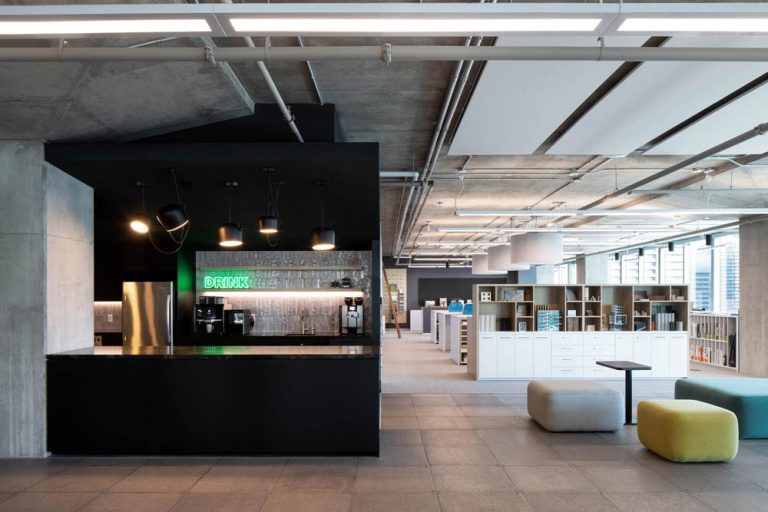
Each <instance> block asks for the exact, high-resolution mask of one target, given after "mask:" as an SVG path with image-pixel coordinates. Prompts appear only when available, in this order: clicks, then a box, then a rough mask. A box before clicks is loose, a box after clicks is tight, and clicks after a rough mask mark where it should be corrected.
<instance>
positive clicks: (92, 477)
mask: <svg viewBox="0 0 768 512" xmlns="http://www.w3.org/2000/svg"><path fill="white" fill-rule="evenodd" d="M133 471H134V468H132V467H130V466H76V467H70V468H67V469H65V470H64V471H61V472H59V473H56V474H55V475H53V476H51V477H49V478H46V479H45V480H43V481H41V482H39V483H38V484H36V485H33V486H32V487H30V489H29V490H31V491H34V492H105V491H107V490H109V488H110V487H112V486H113V485H115V484H117V483H118V482H119V481H120V480H122V479H123V478H125V477H127V476H128V475H129V474H131V473H132V472H133Z"/></svg>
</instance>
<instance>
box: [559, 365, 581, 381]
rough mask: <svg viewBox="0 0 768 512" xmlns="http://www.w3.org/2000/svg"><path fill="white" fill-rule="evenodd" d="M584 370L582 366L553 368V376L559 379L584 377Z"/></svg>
mask: <svg viewBox="0 0 768 512" xmlns="http://www.w3.org/2000/svg"><path fill="white" fill-rule="evenodd" d="M583 375H584V372H583V371H582V369H581V368H552V377H554V378H559V379H574V378H578V379H580V378H582V377H583Z"/></svg>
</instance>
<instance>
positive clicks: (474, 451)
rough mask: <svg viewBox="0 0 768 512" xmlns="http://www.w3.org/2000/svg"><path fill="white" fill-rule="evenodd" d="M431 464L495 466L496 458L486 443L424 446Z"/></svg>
mask: <svg viewBox="0 0 768 512" xmlns="http://www.w3.org/2000/svg"><path fill="white" fill-rule="evenodd" d="M424 448H425V450H426V452H427V459H428V460H429V464H430V465H431V466H495V465H497V464H498V462H497V461H496V458H495V457H494V456H493V454H492V453H491V451H490V450H489V449H488V447H487V446H485V445H470V446H461V445H459V446H430V445H427V446H425V447H424Z"/></svg>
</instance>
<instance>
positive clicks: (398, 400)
mask: <svg viewBox="0 0 768 512" xmlns="http://www.w3.org/2000/svg"><path fill="white" fill-rule="evenodd" d="M381 405H413V401H412V400H411V397H410V396H392V395H381Z"/></svg>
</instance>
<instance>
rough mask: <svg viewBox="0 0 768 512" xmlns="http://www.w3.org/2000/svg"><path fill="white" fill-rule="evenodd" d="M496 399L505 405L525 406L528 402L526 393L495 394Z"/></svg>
mask: <svg viewBox="0 0 768 512" xmlns="http://www.w3.org/2000/svg"><path fill="white" fill-rule="evenodd" d="M493 396H495V397H496V399H497V400H498V401H499V402H501V403H503V404H507V405H523V406H524V405H525V404H526V403H527V401H528V396H527V394H526V393H495V394H494V395H493Z"/></svg>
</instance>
